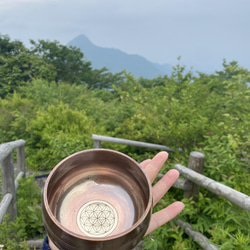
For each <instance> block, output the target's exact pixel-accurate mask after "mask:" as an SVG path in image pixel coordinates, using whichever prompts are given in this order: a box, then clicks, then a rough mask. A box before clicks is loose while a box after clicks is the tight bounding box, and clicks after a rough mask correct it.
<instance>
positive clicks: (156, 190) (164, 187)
mask: <svg viewBox="0 0 250 250" xmlns="http://www.w3.org/2000/svg"><path fill="white" fill-rule="evenodd" d="M178 177H179V172H178V171H177V170H175V169H171V170H169V171H168V172H167V173H166V174H165V175H164V176H163V177H162V178H161V179H160V180H159V181H158V182H157V183H156V184H155V185H154V187H153V190H152V192H153V206H155V205H156V203H157V202H158V201H159V200H160V199H161V198H162V197H163V196H164V195H165V193H166V192H167V191H168V190H169V189H170V188H171V186H172V185H173V184H174V183H175V181H176V180H177V179H178Z"/></svg>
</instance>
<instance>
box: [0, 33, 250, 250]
mask: <svg viewBox="0 0 250 250" xmlns="http://www.w3.org/2000/svg"><path fill="white" fill-rule="evenodd" d="M31 44H32V47H31V48H30V49H27V48H25V47H24V45H23V44H22V43H21V42H18V41H10V39H9V37H7V36H0V48H1V49H0V96H1V99H0V134H1V138H0V143H3V142H7V141H12V140H16V139H24V140H25V141H26V159H27V166H28V167H29V168H31V169H33V170H50V169H52V168H53V167H54V166H55V165H56V164H57V163H58V162H59V161H61V160H62V159H63V158H65V157H66V156H68V155H70V154H72V153H74V152H77V151H80V150H83V149H87V148H92V147H93V141H92V140H91V138H90V136H91V134H101V135H107V136H114V137H120V138H125V139H132V140H138V141H144V142H151V143H157V144H164V145H167V146H169V147H171V148H173V149H174V150H175V153H171V154H170V156H169V160H168V163H167V164H166V166H164V169H163V172H166V171H167V170H168V169H170V168H172V167H173V165H174V164H176V163H181V164H183V165H185V166H187V163H188V157H189V152H190V151H194V150H196V151H200V152H203V153H204V154H205V155H206V160H205V169H204V175H206V176H208V177H210V178H212V179H215V180H216V181H219V182H221V183H223V184H226V185H228V186H230V187H232V188H234V189H236V190H238V191H241V192H243V193H245V194H247V195H250V183H249V176H250V164H249V163H250V89H249V83H250V72H249V71H248V70H247V69H244V68H242V67H239V66H238V64H237V62H231V63H227V62H226V61H224V62H223V66H224V69H223V70H222V71H218V72H215V73H214V74H211V75H207V74H203V73H198V74H197V75H196V76H194V75H193V74H192V72H188V73H184V72H186V70H185V67H183V66H181V65H177V66H176V67H174V70H173V73H172V75H170V76H162V77H158V78H156V79H153V80H148V79H142V78H141V79H135V78H134V77H133V76H132V75H130V74H126V73H120V74H117V75H112V74H111V73H109V72H108V71H107V70H106V69H103V70H93V69H92V68H91V63H90V62H86V61H84V60H83V54H82V53H81V52H80V51H79V50H78V49H77V48H67V47H65V46H62V45H60V44H59V43H57V42H49V41H43V40H41V41H38V42H34V41H31ZM103 147H108V148H112V149H115V150H118V151H121V152H124V153H126V154H128V155H130V156H132V157H133V158H135V159H136V160H138V161H140V160H143V159H145V158H148V157H152V156H153V155H154V154H155V153H156V151H154V150H149V149H143V148H135V147H131V146H125V145H116V144H110V143H103ZM180 149H181V150H180ZM179 151H180V152H179ZM199 196H200V199H199V202H197V203H195V204H194V202H193V201H192V200H183V201H184V202H185V204H186V207H185V209H184V211H183V212H182V214H181V215H180V216H179V218H181V219H182V220H184V221H187V222H189V223H191V224H192V225H193V228H194V229H195V230H198V231H200V232H202V233H203V234H204V235H206V236H207V237H208V238H209V239H210V240H211V241H212V242H213V243H214V244H216V245H218V246H220V249H250V233H249V228H250V214H249V212H245V211H243V210H242V209H240V208H238V207H236V206H235V205H232V204H231V203H229V202H228V201H226V200H224V199H222V198H219V197H217V196H215V195H213V194H212V193H210V192H208V191H206V190H204V189H201V190H200V194H199ZM182 197H183V192H182V191H180V190H176V189H174V188H172V189H171V190H170V192H169V193H168V195H166V197H165V198H164V199H163V200H162V201H161V202H160V203H159V205H158V206H157V208H156V210H158V209H160V208H161V207H163V206H166V205H167V204H169V203H170V202H173V201H175V200H181V199H182ZM31 219H32V218H31ZM38 221H39V220H38ZM27 223H30V222H29V221H28V222H27ZM38 224H39V223H38ZM26 226H27V224H26ZM1 227H2V226H1ZM39 228H40V227H39ZM5 230H7V229H5ZM8 230H10V229H8ZM24 230H26V231H25V232H26V234H25V237H26V238H27V237H30V236H32V234H33V233H34V232H33V231H32V230H33V229H32V228H29V229H26V228H25V229H24ZM0 234H1V233H0ZM145 248H146V249H200V248H199V247H198V245H197V244H196V243H194V242H193V241H192V240H191V239H190V238H189V237H188V236H186V235H185V233H184V232H183V230H180V228H178V227H177V226H175V225H174V223H173V222H171V223H169V224H167V225H165V226H164V227H161V228H160V229H158V230H156V231H155V232H154V233H152V235H150V237H147V238H146V240H145Z"/></svg>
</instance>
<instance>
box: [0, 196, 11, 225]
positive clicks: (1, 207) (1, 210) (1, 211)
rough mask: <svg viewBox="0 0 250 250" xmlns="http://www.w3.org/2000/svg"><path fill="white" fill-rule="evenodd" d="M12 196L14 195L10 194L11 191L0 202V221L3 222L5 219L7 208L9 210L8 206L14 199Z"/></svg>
mask: <svg viewBox="0 0 250 250" xmlns="http://www.w3.org/2000/svg"><path fill="white" fill-rule="evenodd" d="M12 198H13V195H12V194H10V193H7V194H6V195H5V196H4V197H3V199H2V201H1V203H0V223H2V221H3V217H4V215H5V214H6V212H7V210H8V207H9V205H10V203H11V201H12Z"/></svg>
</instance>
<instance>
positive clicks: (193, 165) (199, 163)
mask: <svg viewBox="0 0 250 250" xmlns="http://www.w3.org/2000/svg"><path fill="white" fill-rule="evenodd" d="M204 160H205V155H204V154H202V153H200V152H196V151H193V152H191V153H190V156H189V162H188V168H189V169H192V170H194V171H195V172H197V173H199V174H202V173H203V167H204ZM199 191H200V186H198V185H196V184H192V189H191V190H188V191H185V192H184V198H187V199H189V198H191V197H193V200H194V201H198V199H199Z"/></svg>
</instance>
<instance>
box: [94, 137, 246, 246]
mask: <svg viewBox="0 0 250 250" xmlns="http://www.w3.org/2000/svg"><path fill="white" fill-rule="evenodd" d="M91 138H92V139H93V140H94V147H95V148H101V142H102V141H105V142H113V143H119V144H126V145H132V146H139V147H147V148H153V149H159V150H166V151H168V152H169V151H171V152H173V150H172V149H170V148H169V147H166V146H164V145H155V144H151V143H144V142H137V141H131V140H124V139H120V138H113V137H107V136H100V135H92V136H91ZM204 160H205V155H204V154H202V153H200V152H196V151H193V152H191V153H190V157H189V163H188V167H185V166H182V165H180V164H176V165H175V166H174V168H175V169H177V170H178V171H179V173H180V175H181V177H180V178H178V179H177V181H176V182H175V183H174V185H173V186H174V187H175V188H178V189H182V190H184V198H191V197H192V198H193V200H195V201H197V200H198V194H199V189H200V187H203V188H205V189H207V190H209V191H210V192H212V193H215V194H216V195H219V196H221V197H223V198H225V199H227V200H229V201H230V202H232V203H234V204H236V205H237V206H239V207H241V208H242V209H244V210H246V211H250V197H249V196H247V195H245V194H243V193H241V192H239V191H236V190H234V189H232V188H230V187H228V186H226V185H223V184H221V183H219V182H216V181H214V180H212V179H210V178H208V177H206V176H204V175H202V173H203V167H204ZM162 176H163V174H159V175H158V178H161V177H162ZM174 222H175V223H176V224H177V225H178V226H180V227H181V228H183V229H184V232H185V233H186V234H187V235H189V236H190V237H192V239H193V240H194V241H195V242H196V243H197V244H198V245H199V246H201V247H202V248H203V249H205V250H216V249H218V247H217V246H215V245H214V244H213V243H212V242H210V241H209V239H208V238H207V237H205V236H204V235H203V234H201V233H200V232H197V231H194V230H192V225H191V224H189V223H187V222H183V221H181V220H179V219H177V220H174Z"/></svg>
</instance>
